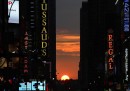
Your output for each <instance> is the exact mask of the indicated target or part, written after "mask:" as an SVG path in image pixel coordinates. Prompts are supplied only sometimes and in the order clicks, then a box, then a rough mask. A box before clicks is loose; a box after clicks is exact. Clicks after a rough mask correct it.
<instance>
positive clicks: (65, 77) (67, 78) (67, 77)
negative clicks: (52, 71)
mask: <svg viewBox="0 0 130 91" xmlns="http://www.w3.org/2000/svg"><path fill="white" fill-rule="evenodd" d="M69 79H70V78H69V76H68V75H63V76H62V77H61V80H69Z"/></svg>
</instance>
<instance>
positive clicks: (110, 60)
mask: <svg viewBox="0 0 130 91" xmlns="http://www.w3.org/2000/svg"><path fill="white" fill-rule="evenodd" d="M107 39H108V70H113V69H114V59H113V55H114V44H113V43H114V42H113V33H108V36H107Z"/></svg>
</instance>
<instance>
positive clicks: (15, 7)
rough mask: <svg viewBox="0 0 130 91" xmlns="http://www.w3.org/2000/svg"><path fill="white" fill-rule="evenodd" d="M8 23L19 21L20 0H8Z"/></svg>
mask: <svg viewBox="0 0 130 91" xmlns="http://www.w3.org/2000/svg"><path fill="white" fill-rule="evenodd" d="M8 16H9V20H8V23H19V1H18V0H8Z"/></svg>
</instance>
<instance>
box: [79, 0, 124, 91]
mask: <svg viewBox="0 0 130 91" xmlns="http://www.w3.org/2000/svg"><path fill="white" fill-rule="evenodd" d="M121 5H122V1H120V0H119V1H116V0H115V1H113V0H96V1H94V0H88V1H86V2H83V3H82V8H81V9H80V45H81V46H80V65H79V81H80V84H81V85H80V86H81V91H103V90H104V89H108V88H111V89H112V88H113V87H114V83H122V81H123V79H124V78H123V77H124V76H123V74H124V71H123V66H124V65H122V64H123V60H122V58H123V53H122V40H121V34H122V22H121V8H122V6H121ZM110 36H111V38H112V39H111V41H110ZM109 54H110V55H109Z"/></svg>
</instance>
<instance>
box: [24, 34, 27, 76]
mask: <svg viewBox="0 0 130 91" xmlns="http://www.w3.org/2000/svg"><path fill="white" fill-rule="evenodd" d="M24 36H25V37H24V49H25V50H27V49H28V32H25V34H24ZM23 73H24V75H25V76H26V75H27V74H28V57H27V56H25V57H24V71H23Z"/></svg>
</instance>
